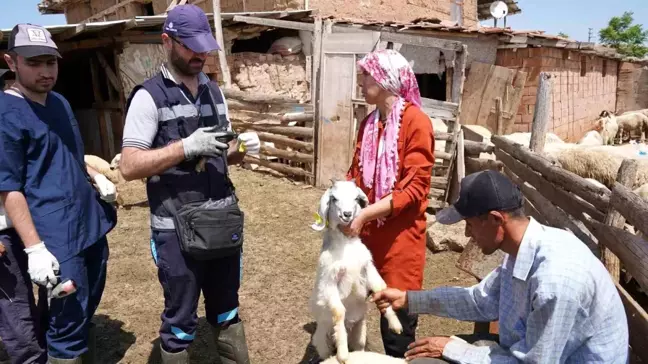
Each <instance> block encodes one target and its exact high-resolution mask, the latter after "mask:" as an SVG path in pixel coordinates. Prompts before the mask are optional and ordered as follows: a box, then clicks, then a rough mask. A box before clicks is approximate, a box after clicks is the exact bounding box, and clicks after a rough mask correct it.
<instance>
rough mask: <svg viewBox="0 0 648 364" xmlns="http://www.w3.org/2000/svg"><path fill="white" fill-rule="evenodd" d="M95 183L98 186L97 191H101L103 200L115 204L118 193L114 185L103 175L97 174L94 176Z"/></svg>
mask: <svg viewBox="0 0 648 364" xmlns="http://www.w3.org/2000/svg"><path fill="white" fill-rule="evenodd" d="M94 182H95V184H96V185H97V189H99V194H100V195H101V199H102V200H104V201H106V202H115V199H117V192H116V190H115V184H114V183H112V182H110V180H109V179H108V178H106V176H104V175H103V174H97V175H96V176H94Z"/></svg>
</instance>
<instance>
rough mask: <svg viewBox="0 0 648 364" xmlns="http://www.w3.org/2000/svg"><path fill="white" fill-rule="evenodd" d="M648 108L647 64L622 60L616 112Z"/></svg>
mask: <svg viewBox="0 0 648 364" xmlns="http://www.w3.org/2000/svg"><path fill="white" fill-rule="evenodd" d="M641 109H648V65H646V64H643V65H642V64H637V63H629V62H623V63H621V66H620V67H619V86H618V88H617V103H616V111H617V113H623V112H626V111H633V110H641Z"/></svg>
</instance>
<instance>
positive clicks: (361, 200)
mask: <svg viewBox="0 0 648 364" xmlns="http://www.w3.org/2000/svg"><path fill="white" fill-rule="evenodd" d="M356 188H357V189H358V204H359V205H360V207H361V208H363V209H364V208H365V207H367V205H369V198H367V195H366V194H365V193H364V191H362V189H361V188H360V187H356Z"/></svg>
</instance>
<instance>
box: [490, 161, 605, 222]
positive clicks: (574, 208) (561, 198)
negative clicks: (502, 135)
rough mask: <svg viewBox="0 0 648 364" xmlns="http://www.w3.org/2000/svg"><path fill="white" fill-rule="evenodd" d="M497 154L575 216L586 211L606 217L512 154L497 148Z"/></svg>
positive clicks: (595, 217) (601, 217)
mask: <svg viewBox="0 0 648 364" xmlns="http://www.w3.org/2000/svg"><path fill="white" fill-rule="evenodd" d="M495 156H496V157H497V159H498V160H500V161H502V163H504V165H505V166H506V167H508V168H509V169H511V170H512V171H513V173H515V174H516V175H517V176H519V177H520V178H522V179H523V180H524V181H526V182H529V183H530V184H531V185H532V186H533V187H534V188H535V189H537V190H538V191H539V192H540V193H542V195H543V196H544V197H545V198H546V199H548V200H549V201H551V202H552V203H553V204H556V205H558V206H560V208H562V209H563V210H565V211H566V212H568V213H570V214H571V215H573V216H574V217H575V218H582V214H583V213H586V214H588V215H589V216H590V217H592V218H594V219H596V220H597V221H603V220H604V219H605V215H604V214H603V213H602V212H601V211H599V210H598V209H596V207H594V206H593V205H591V204H590V203H588V202H586V201H585V200H582V199H578V198H576V196H574V195H572V194H570V193H569V192H567V191H565V190H564V189H562V188H560V187H559V186H556V185H554V184H553V183H551V182H550V181H548V180H546V179H545V178H543V176H542V175H540V174H539V173H537V172H535V171H534V170H533V169H531V168H529V167H527V166H526V165H524V164H523V163H521V162H520V161H518V160H516V159H515V158H513V157H512V156H511V155H510V154H507V153H505V152H504V151H502V150H499V149H498V150H495Z"/></svg>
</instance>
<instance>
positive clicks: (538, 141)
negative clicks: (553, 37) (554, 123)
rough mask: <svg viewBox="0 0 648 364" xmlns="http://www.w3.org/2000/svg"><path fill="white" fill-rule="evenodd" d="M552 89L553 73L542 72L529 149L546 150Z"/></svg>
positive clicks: (535, 150)
mask: <svg viewBox="0 0 648 364" xmlns="http://www.w3.org/2000/svg"><path fill="white" fill-rule="evenodd" d="M551 89H552V82H551V74H549V73H545V72H542V73H540V83H539V84H538V95H537V96H536V106H535V113H534V114H533V124H531V142H530V143H529V149H531V150H532V151H534V152H542V151H543V150H544V145H545V139H546V136H547V125H548V124H549V113H550V111H551Z"/></svg>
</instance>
